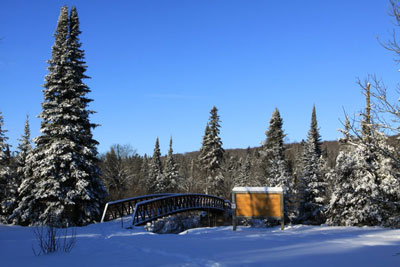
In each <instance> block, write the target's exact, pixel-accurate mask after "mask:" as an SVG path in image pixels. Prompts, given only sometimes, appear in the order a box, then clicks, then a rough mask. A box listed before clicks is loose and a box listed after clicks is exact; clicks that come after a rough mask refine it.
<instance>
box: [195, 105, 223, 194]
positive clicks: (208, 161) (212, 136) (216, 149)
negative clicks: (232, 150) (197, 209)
mask: <svg viewBox="0 0 400 267" xmlns="http://www.w3.org/2000/svg"><path fill="white" fill-rule="evenodd" d="M210 114H211V115H210V118H209V121H208V123H207V126H206V130H205V133H204V136H203V143H202V147H201V149H200V155H199V161H200V165H201V168H202V170H203V171H204V173H205V176H206V183H205V193H206V194H208V193H210V194H216V195H220V196H222V194H223V192H222V191H221V189H222V188H223V176H222V174H221V166H222V161H223V157H224V152H225V151H224V149H223V148H222V141H221V138H220V137H219V133H220V130H219V128H220V127H221V126H220V124H219V123H220V120H219V116H218V109H217V108H216V107H215V106H214V107H213V108H212V109H211V111H210Z"/></svg>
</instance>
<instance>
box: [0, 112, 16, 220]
mask: <svg viewBox="0 0 400 267" xmlns="http://www.w3.org/2000/svg"><path fill="white" fill-rule="evenodd" d="M6 132H7V130H5V129H4V119H3V114H2V113H1V112H0V222H1V223H7V222H8V216H9V215H10V210H11V211H12V209H11V208H10V198H12V194H13V187H14V185H13V182H14V178H15V175H14V174H13V171H12V168H11V155H10V147H9V144H8V143H7V140H8V137H7V136H6V135H5V133H6Z"/></svg>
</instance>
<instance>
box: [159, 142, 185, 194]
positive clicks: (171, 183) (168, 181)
mask: <svg viewBox="0 0 400 267" xmlns="http://www.w3.org/2000/svg"><path fill="white" fill-rule="evenodd" d="M158 183H159V184H160V186H161V187H162V188H163V190H162V191H163V192H164V193H176V192H178V191H180V190H182V189H183V185H182V178H181V175H180V174H179V171H178V166H177V164H176V162H175V159H174V156H173V149H172V137H171V139H170V141H169V150H168V155H167V159H166V161H165V166H164V175H163V176H162V180H160V181H158Z"/></svg>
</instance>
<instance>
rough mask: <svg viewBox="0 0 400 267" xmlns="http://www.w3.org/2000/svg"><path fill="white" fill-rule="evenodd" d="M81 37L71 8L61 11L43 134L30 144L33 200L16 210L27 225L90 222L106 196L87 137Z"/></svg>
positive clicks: (47, 86) (44, 106) (48, 78)
mask: <svg viewBox="0 0 400 267" xmlns="http://www.w3.org/2000/svg"><path fill="white" fill-rule="evenodd" d="M80 33H81V32H80V30H79V19H78V15H77V12H76V9H75V8H74V7H73V8H72V9H71V13H70V17H68V8H67V7H66V6H64V7H62V8H61V12H60V17H59V19H58V23H57V29H56V33H55V35H54V36H55V42H54V45H53V47H52V58H51V60H49V61H48V64H49V66H48V71H49V74H48V75H47V76H46V78H45V81H46V83H45V84H44V88H45V89H44V90H43V92H44V102H43V103H42V113H41V114H40V116H39V117H40V118H41V119H42V123H41V133H42V135H41V136H39V137H37V138H35V140H34V142H35V144H36V148H35V150H34V154H33V159H32V161H31V162H32V163H33V165H32V169H33V171H32V177H31V178H28V179H34V180H35V182H34V188H33V190H32V191H31V192H32V193H31V194H33V196H32V195H31V196H30V197H27V198H26V199H30V201H31V203H22V205H20V207H19V208H18V209H19V213H20V214H21V216H22V217H24V218H31V222H30V223H31V224H37V223H43V224H47V223H48V222H50V220H51V221H53V222H56V223H58V224H60V225H63V226H65V225H85V224H88V223H91V222H94V221H95V220H97V219H98V218H99V216H100V215H101V210H100V208H101V205H102V203H103V201H104V198H105V196H106V190H105V188H104V186H103V184H102V183H101V180H100V169H99V167H98V159H97V148H96V146H97V144H98V142H97V141H96V140H94V139H93V135H92V132H91V130H92V129H93V128H95V127H96V125H95V124H92V123H90V121H89V115H90V114H92V113H93V111H90V110H88V109H87V107H88V104H89V103H90V102H91V101H92V100H91V99H88V98H87V97H86V94H87V93H89V92H90V89H89V88H88V86H87V85H85V84H84V83H83V82H82V80H83V79H85V78H88V77H87V76H86V75H85V74H84V72H85V71H86V65H85V62H84V61H83V59H84V51H83V50H82V49H81V48H80V47H81V43H80V41H79V34H80ZM23 184H25V185H27V184H32V183H31V182H28V181H27V182H26V183H23ZM20 189H21V192H22V191H24V190H25V189H24V188H20ZM29 213H34V214H29Z"/></svg>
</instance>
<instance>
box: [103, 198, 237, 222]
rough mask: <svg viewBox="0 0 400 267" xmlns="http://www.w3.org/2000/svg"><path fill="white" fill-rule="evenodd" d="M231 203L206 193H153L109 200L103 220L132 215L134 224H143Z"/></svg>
mask: <svg viewBox="0 0 400 267" xmlns="http://www.w3.org/2000/svg"><path fill="white" fill-rule="evenodd" d="M230 208H231V203H230V201H228V200H225V199H223V198H220V197H217V196H213V195H204V194H153V195H145V196H138V197H132V198H126V199H121V200H117V201H112V202H108V203H107V204H106V206H105V207H104V212H103V216H102V218H101V222H105V221H110V220H114V219H118V218H122V217H124V216H128V215H131V216H132V225H133V226H137V225H143V224H145V223H147V222H151V221H154V220H156V219H158V218H161V217H165V216H168V215H172V214H177V213H181V212H186V211H193V210H202V211H222V212H223V211H226V210H228V209H230Z"/></svg>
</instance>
